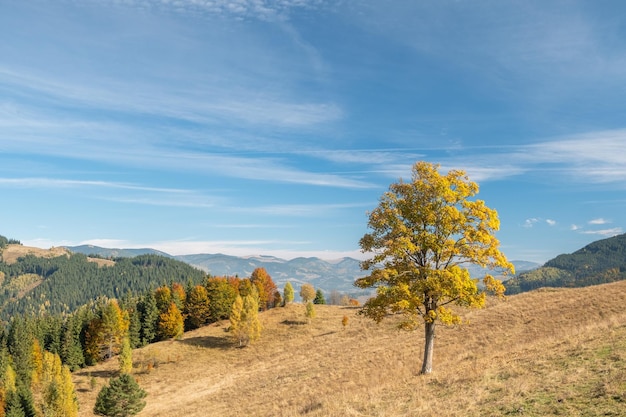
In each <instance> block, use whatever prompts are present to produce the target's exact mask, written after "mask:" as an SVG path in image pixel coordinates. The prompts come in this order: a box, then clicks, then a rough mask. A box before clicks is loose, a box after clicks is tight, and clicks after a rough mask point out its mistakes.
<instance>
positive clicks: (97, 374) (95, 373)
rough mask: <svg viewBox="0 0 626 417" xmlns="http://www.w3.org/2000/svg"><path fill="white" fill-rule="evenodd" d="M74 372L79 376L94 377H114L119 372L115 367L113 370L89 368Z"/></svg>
mask: <svg viewBox="0 0 626 417" xmlns="http://www.w3.org/2000/svg"><path fill="white" fill-rule="evenodd" d="M74 374H76V375H79V376H86V377H92V376H93V377H95V378H113V377H116V376H118V375H119V374H120V371H119V370H117V369H115V370H102V371H89V370H86V369H85V370H82V371H76V372H74Z"/></svg>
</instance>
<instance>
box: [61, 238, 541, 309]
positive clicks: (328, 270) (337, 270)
mask: <svg viewBox="0 0 626 417" xmlns="http://www.w3.org/2000/svg"><path fill="white" fill-rule="evenodd" d="M67 249H69V250H71V251H72V252H80V253H83V254H86V255H94V254H95V255H98V256H102V257H105V258H111V257H115V256H118V255H119V254H124V255H119V256H137V255H140V254H154V253H158V254H160V255H163V256H169V257H173V258H174V259H177V260H180V261H183V262H186V263H188V264H190V265H192V266H195V267H197V268H200V269H202V270H203V271H206V272H207V273H209V274H211V275H213V276H235V275H236V276H239V277H242V278H245V277H249V276H250V275H251V274H252V271H254V270H255V269H256V268H265V270H266V271H267V272H268V273H269V274H270V276H271V277H272V279H273V280H274V282H275V283H276V285H277V286H278V287H279V288H282V287H283V286H284V285H285V284H286V283H287V281H290V282H291V283H292V285H295V286H296V292H297V289H298V287H299V285H300V284H303V283H310V284H312V285H314V286H315V287H316V288H320V289H321V290H322V291H324V292H330V291H332V290H337V291H340V292H344V293H348V294H350V295H352V296H354V297H358V296H359V295H364V294H368V293H369V292H368V291H363V290H359V289H358V288H355V287H354V285H353V284H354V281H355V280H356V279H357V278H360V277H362V276H364V275H365V273H364V272H363V271H362V270H361V266H360V261H359V260H357V259H354V258H341V259H337V260H334V261H328V260H323V259H320V258H316V257H311V258H302V257H301V258H295V259H291V260H285V259H281V258H276V257H274V256H247V257H240V256H231V255H224V254H194V255H179V256H171V255H169V254H167V253H164V252H160V251H157V250H155V249H149V248H146V249H107V248H101V247H97V246H91V245H83V246H73V247H72V246H69V247H67ZM513 264H514V265H515V268H516V271H517V272H518V273H519V272H521V271H527V270H530V269H533V268H537V267H538V266H539V264H537V263H534V262H528V261H513ZM469 270H470V275H472V276H473V277H482V276H483V275H484V274H486V273H487V272H489V271H488V270H487V269H484V268H480V267H477V266H471V267H470V268H469ZM497 274H498V273H497V272H496V275H497ZM501 278H503V279H507V278H508V277H501Z"/></svg>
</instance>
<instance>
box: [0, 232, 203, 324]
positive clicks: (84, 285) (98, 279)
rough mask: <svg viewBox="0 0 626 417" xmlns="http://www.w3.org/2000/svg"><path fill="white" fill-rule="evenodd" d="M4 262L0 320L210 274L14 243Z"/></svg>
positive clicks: (172, 263)
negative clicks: (94, 257)
mask: <svg viewBox="0 0 626 417" xmlns="http://www.w3.org/2000/svg"><path fill="white" fill-rule="evenodd" d="M2 260H3V261H2V262H0V321H2V320H8V319H9V318H10V317H11V316H12V315H14V314H23V313H26V312H33V313H40V312H43V311H47V312H50V313H60V312H66V311H72V310H73V309H75V308H76V307H78V306H80V305H82V304H85V303H87V302H89V301H91V300H94V299H96V298H97V297H100V296H106V297H121V296H122V295H124V294H126V293H127V292H133V293H143V292H145V291H147V290H148V289H151V288H155V287H157V286H159V285H162V284H164V283H170V282H172V281H178V282H182V283H186V282H187V281H189V280H190V281H192V282H196V283H200V282H203V280H204V278H205V274H204V272H202V271H201V270H199V269H196V268H194V267H192V266H190V265H189V264H187V263H184V262H181V261H177V260H174V259H171V258H166V257H163V256H158V255H142V256H138V257H134V258H118V259H117V261H116V262H112V261H105V260H103V259H92V258H88V257H86V256H85V255H83V254H77V253H75V254H72V253H70V252H68V251H67V250H66V249H63V248H53V249H51V250H48V251H46V250H42V249H38V248H29V247H26V246H22V245H17V244H10V245H7V246H5V247H4V248H2Z"/></svg>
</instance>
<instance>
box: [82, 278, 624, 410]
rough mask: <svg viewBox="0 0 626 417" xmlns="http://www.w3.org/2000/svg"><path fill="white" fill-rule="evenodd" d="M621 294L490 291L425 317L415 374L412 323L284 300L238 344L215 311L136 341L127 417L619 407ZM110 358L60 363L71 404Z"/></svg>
mask: <svg viewBox="0 0 626 417" xmlns="http://www.w3.org/2000/svg"><path fill="white" fill-rule="evenodd" d="M625 306H626V282H618V283H613V284H606V285H601V286H597V287H588V288H581V289H554V290H540V291H535V292H532V293H525V294H520V295H517V296H513V297H510V298H509V299H508V300H507V301H497V300H492V301H491V302H490V304H489V305H488V307H487V308H486V309H484V310H473V311H468V312H466V314H465V315H464V316H465V317H466V318H467V319H469V320H470V323H469V324H467V325H464V326H459V327H455V328H444V327H441V326H440V327H439V328H438V333H437V339H436V342H435V364H434V372H433V374H432V375H428V376H422V375H418V373H417V372H418V370H419V366H420V361H421V357H422V343H423V334H422V332H421V331H419V330H418V331H416V332H402V331H398V330H396V329H395V328H394V319H393V318H391V319H389V320H387V321H384V322H383V323H381V324H380V325H376V324H375V323H373V322H372V321H370V320H368V319H366V318H363V317H361V316H358V315H356V313H357V311H358V309H354V308H347V307H337V306H316V309H317V318H315V319H313V320H312V321H311V322H310V323H307V322H306V319H305V316H304V307H303V306H302V305H299V304H294V305H290V306H288V307H286V308H277V309H273V310H270V311H268V312H265V313H262V314H261V321H262V323H263V326H264V331H263V334H262V336H261V340H259V341H258V342H257V343H255V344H254V345H251V346H249V347H247V348H243V349H238V348H235V347H234V345H233V344H231V342H230V341H229V339H228V333H226V331H225V329H226V323H220V324H218V325H211V326H207V327H204V328H202V329H198V330H195V331H193V332H188V333H186V334H185V337H184V339H183V340H181V341H166V342H160V343H156V344H153V345H150V346H147V347H145V348H143V349H139V350H136V351H135V352H134V355H133V357H134V361H135V368H134V374H135V377H136V378H137V380H138V381H139V383H140V384H141V386H142V387H143V388H144V389H146V391H147V392H148V397H147V406H146V408H145V409H144V411H142V412H141V413H140V414H139V415H140V416H172V415H181V416H182V415H184V416H187V417H194V416H223V415H228V416H285V417H288V416H303V415H306V416H452V417H453V416H503V415H513V416H515V415H520V416H522V415H523V416H606V415H611V416H626V309H625V308H624V307H625ZM344 316H347V317H348V323H347V325H346V326H345V328H344V326H343V325H342V320H343V319H344ZM116 368H117V361H116V360H115V359H114V360H112V361H110V362H108V363H105V364H101V365H98V366H96V367H91V368H86V369H84V370H81V371H79V372H77V373H76V374H75V375H74V381H75V384H76V387H77V389H78V396H79V401H80V404H81V411H80V415H81V416H92V415H93V414H92V411H91V410H92V408H93V404H94V402H95V397H96V395H97V392H98V390H99V389H100V387H101V386H102V385H104V384H105V383H106V382H107V379H108V378H109V377H110V376H111V375H114V374H115V369H116ZM92 386H95V387H94V388H92Z"/></svg>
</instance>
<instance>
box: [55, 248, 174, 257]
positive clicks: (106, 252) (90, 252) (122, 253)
mask: <svg viewBox="0 0 626 417" xmlns="http://www.w3.org/2000/svg"><path fill="white" fill-rule="evenodd" d="M65 248H66V249H68V250H69V251H71V252H74V253H82V254H83V255H87V256H98V257H101V258H106V259H113V258H133V257H135V256H139V255H160V256H165V257H167V258H172V255H170V254H168V253H165V252H161V251H160V250H156V249H150V248H141V249H109V248H101V247H99V246H93V245H80V246H65Z"/></svg>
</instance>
